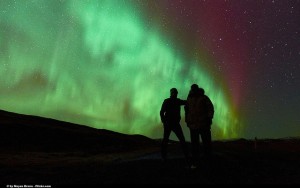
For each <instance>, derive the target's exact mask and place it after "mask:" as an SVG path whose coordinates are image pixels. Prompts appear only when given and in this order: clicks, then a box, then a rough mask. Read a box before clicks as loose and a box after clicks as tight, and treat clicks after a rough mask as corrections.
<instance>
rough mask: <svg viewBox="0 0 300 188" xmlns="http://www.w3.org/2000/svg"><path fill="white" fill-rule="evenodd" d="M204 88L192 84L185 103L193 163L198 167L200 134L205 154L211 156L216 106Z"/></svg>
mask: <svg viewBox="0 0 300 188" xmlns="http://www.w3.org/2000/svg"><path fill="white" fill-rule="evenodd" d="M204 93H205V91H204V89H203V88H199V87H198V85H197V84H193V85H192V86H191V90H190V92H189V95H188V97H187V103H186V105H185V121H186V123H187V126H188V127H189V129H190V136H191V145H192V163H193V165H192V166H194V167H196V165H197V163H198V161H199V157H200V136H201V140H202V147H203V154H204V156H205V157H208V158H210V157H211V152H212V140H211V124H212V119H213V116H214V106H213V104H212V102H211V100H210V98H209V97H208V96H206V95H205V94H204Z"/></svg>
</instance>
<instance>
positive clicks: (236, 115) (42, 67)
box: [0, 0, 300, 140]
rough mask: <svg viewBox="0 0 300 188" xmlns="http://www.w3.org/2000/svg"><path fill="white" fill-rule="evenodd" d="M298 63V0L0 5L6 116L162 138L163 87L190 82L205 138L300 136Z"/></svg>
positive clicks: (60, 0) (5, 1)
mask: <svg viewBox="0 0 300 188" xmlns="http://www.w3.org/2000/svg"><path fill="white" fill-rule="evenodd" d="M299 61H300V0H291V1H289V0H168V1H166V0H159V1H158V0H157V1H154V0H153V1H152V0H149V1H144V0H139V1H138V0H131V1H129V0H87V1H77V0H53V1H49V0H26V1H24V0H1V2H0V109H3V110H7V111H11V112H17V113H22V114H29V115H37V116H42V117H48V118H53V119H58V120H63V121H68V122H73V123H79V124H82V125H86V126H90V127H95V128H100V129H108V130H113V131H117V132H121V133H126V134H142V135H145V136H148V137H151V138H161V137H162V124H161V122H160V117H159V111H160V107H161V104H162V102H163V100H164V99H165V98H167V97H169V90H170V88H172V87H176V88H177V89H178V91H179V95H178V97H179V98H182V99H186V97H187V94H188V91H189V89H190V85H192V84H193V83H197V84H198V85H199V86H200V87H203V88H204V89H205V91H206V94H207V95H208V96H209V97H210V98H211V100H212V102H213V104H214V106H215V116H214V119H213V125H212V135H213V139H215V140H217V139H231V138H241V137H243V138H249V139H253V138H254V137H258V138H282V137H294V136H300V127H299V126H300V118H299V111H300V78H299V74H300V63H299ZM181 124H182V127H183V129H184V133H185V136H186V137H187V139H188V140H189V133H188V129H187V128H186V124H185V122H184V112H183V108H182V122H181ZM172 137H173V138H175V137H174V135H173V136H172ZM172 137H171V138H172Z"/></svg>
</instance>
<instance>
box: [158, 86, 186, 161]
mask: <svg viewBox="0 0 300 188" xmlns="http://www.w3.org/2000/svg"><path fill="white" fill-rule="evenodd" d="M177 95H178V91H177V89H176V88H172V89H171V90H170V98H167V99H165V100H164V102H163V104H162V106H161V110H160V118H161V121H162V123H163V126H164V135H163V140H162V145H161V156H162V159H163V160H164V161H166V159H167V146H168V142H169V136H170V134H171V131H173V132H174V133H175V134H176V136H177V138H178V139H179V141H180V144H181V147H182V149H183V153H184V155H185V159H186V162H187V163H189V154H188V147H187V143H186V141H185V138H184V135H183V131H182V128H181V125H180V119H181V116H180V108H181V106H182V105H185V104H186V101H185V100H181V99H179V98H177Z"/></svg>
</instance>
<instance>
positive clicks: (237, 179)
mask: <svg viewBox="0 0 300 188" xmlns="http://www.w3.org/2000/svg"><path fill="white" fill-rule="evenodd" d="M255 145H256V147H255ZM213 146H214V153H213V156H212V158H210V159H207V158H203V157H202V158H201V162H200V165H199V166H198V168H196V169H190V168H187V166H186V164H185V161H184V159H183V156H182V152H181V148H180V146H179V144H178V143H177V142H172V143H171V144H170V145H169V151H170V153H169V160H168V161H167V162H162V161H161V159H160V157H159V150H160V141H159V140H152V139H149V138H147V137H144V136H141V135H125V134H120V133H115V132H111V131H107V130H97V129H93V128H88V127H85V126H80V125H75V124H71V123H66V122H60V121H57V120H52V119H45V118H40V117H34V116H25V115H20V114H14V113H9V112H5V111H0V147H1V150H0V185H3V186H4V187H6V186H7V185H33V186H34V185H51V186H52V187H55V186H56V185H86V184H91V185H94V184H272V185H280V184H300V139H299V138H289V139H264V140H257V142H256V144H255V142H254V141H253V140H246V139H237V140H231V141H214V143H213Z"/></svg>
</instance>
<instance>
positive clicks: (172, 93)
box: [170, 88, 178, 98]
mask: <svg viewBox="0 0 300 188" xmlns="http://www.w3.org/2000/svg"><path fill="white" fill-rule="evenodd" d="M177 94H178V91H177V89H176V88H172V89H170V96H171V98H177Z"/></svg>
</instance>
